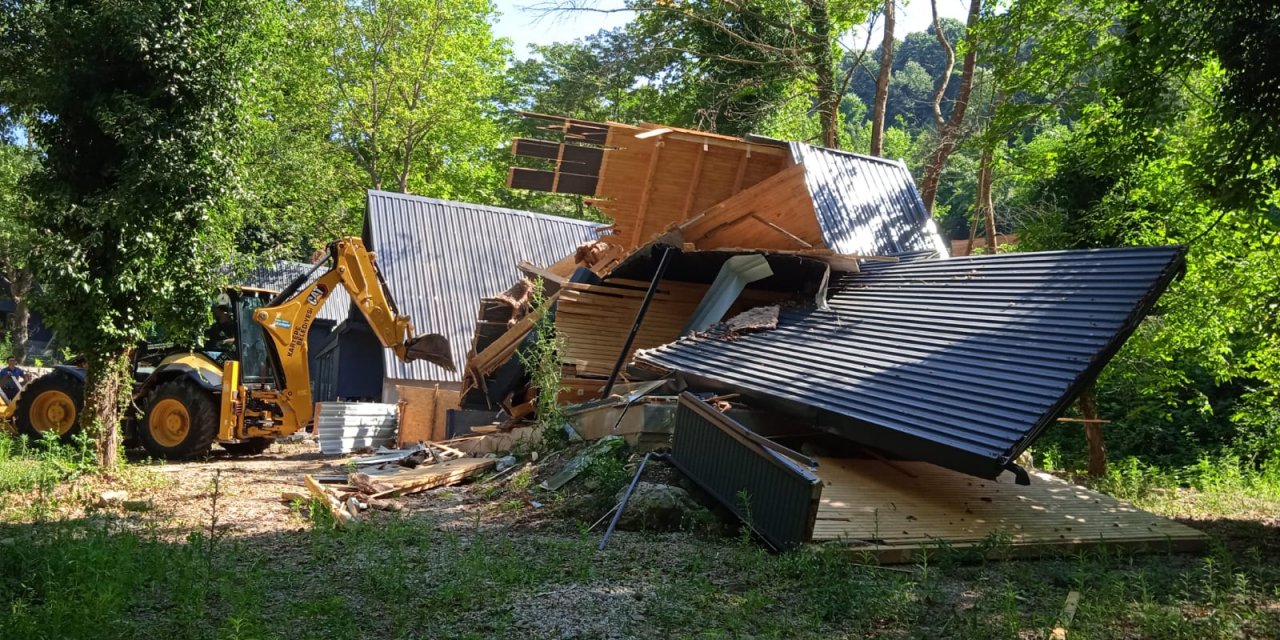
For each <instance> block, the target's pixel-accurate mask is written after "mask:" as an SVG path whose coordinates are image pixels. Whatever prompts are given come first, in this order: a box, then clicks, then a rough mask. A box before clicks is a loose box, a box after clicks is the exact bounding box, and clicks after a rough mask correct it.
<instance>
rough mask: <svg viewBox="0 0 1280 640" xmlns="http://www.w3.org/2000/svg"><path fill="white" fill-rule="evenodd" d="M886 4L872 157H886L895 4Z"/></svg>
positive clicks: (890, 0) (872, 124)
mask: <svg viewBox="0 0 1280 640" xmlns="http://www.w3.org/2000/svg"><path fill="white" fill-rule="evenodd" d="M894 1H895V0H885V2H884V41H883V42H882V44H881V45H880V75H879V77H877V78H876V99H875V105H873V108H872V111H871V155H873V156H883V155H884V112H885V110H886V109H888V107H889V79H890V78H891V77H892V76H893V3H894Z"/></svg>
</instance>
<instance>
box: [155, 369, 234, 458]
mask: <svg viewBox="0 0 1280 640" xmlns="http://www.w3.org/2000/svg"><path fill="white" fill-rule="evenodd" d="M137 433H138V439H139V440H141V441H142V446H143V448H145V449H146V450H147V453H150V454H151V455H153V456H155V457H157V458H164V459H166V460H188V459H190V458H198V457H201V456H205V455H208V453H209V448H210V447H211V446H212V445H213V440H214V438H217V436H218V402H217V400H216V398H214V396H213V393H211V392H210V391H208V390H206V389H204V388H202V387H200V386H199V385H197V384H195V383H193V382H191V381H190V380H187V379H185V378H178V379H176V380H170V381H168V382H165V383H162V384H161V385H160V386H159V387H156V390H155V391H153V392H152V393H151V397H150V398H149V399H148V402H147V410H146V412H145V413H144V414H143V417H142V423H141V424H139V425H138V428H137Z"/></svg>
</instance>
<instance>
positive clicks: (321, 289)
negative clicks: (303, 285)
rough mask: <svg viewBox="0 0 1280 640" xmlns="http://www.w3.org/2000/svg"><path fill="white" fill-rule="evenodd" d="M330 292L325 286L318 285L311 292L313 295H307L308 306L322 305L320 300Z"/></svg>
mask: <svg viewBox="0 0 1280 640" xmlns="http://www.w3.org/2000/svg"><path fill="white" fill-rule="evenodd" d="M328 292H329V290H328V289H327V288H326V287H325V286H324V285H322V284H317V285H316V287H315V288H314V289H312V290H311V293H308V294H307V304H308V305H310V306H313V307H314V306H316V305H317V304H319V303H320V299H321V298H323V297H324V296H325V294H326V293H328Z"/></svg>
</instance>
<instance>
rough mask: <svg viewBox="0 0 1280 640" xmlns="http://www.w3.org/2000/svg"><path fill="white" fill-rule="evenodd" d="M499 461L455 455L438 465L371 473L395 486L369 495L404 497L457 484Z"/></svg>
mask: <svg viewBox="0 0 1280 640" xmlns="http://www.w3.org/2000/svg"><path fill="white" fill-rule="evenodd" d="M495 464H497V461H496V460H495V459H493V458H456V459H454V460H446V461H444V462H441V463H438V464H424V465H421V466H418V467H415V468H413V469H405V468H400V469H396V470H393V471H388V472H377V471H371V472H369V478H370V479H371V480H372V481H374V482H379V483H382V484H387V485H390V486H391V487H393V488H392V489H389V490H387V491H382V492H380V493H375V494H373V495H372V496H369V497H370V498H372V499H375V500H376V499H378V498H385V497H388V496H403V495H409V494H412V493H418V492H420V491H426V490H428V489H434V488H436V487H445V486H449V485H454V484H458V483H460V482H462V481H463V480H466V479H467V478H470V477H473V476H476V475H479V474H481V473H484V472H485V471H488V470H489V469H492V468H493V466H494V465H495Z"/></svg>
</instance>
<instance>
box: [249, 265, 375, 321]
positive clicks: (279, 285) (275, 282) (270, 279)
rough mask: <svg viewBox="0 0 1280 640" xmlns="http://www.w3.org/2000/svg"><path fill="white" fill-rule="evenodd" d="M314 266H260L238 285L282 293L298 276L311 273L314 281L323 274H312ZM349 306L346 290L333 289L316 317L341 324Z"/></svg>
mask: <svg viewBox="0 0 1280 640" xmlns="http://www.w3.org/2000/svg"><path fill="white" fill-rule="evenodd" d="M314 268H315V265H313V264H308V263H306V262H293V261H290V260H278V261H276V262H274V263H272V264H268V265H260V266H258V267H255V268H254V269H253V270H251V271H250V272H249V273H248V274H247V275H246V276H245V277H244V278H242V279H241V280H242V282H241V283H240V284H241V285H243V286H246V287H257V288H259V289H268V290H270V291H284V290H285V288H286V287H288V286H289V284H290V283H292V282H293V281H294V280H295V279H296V278H297V277H298V276H301V275H305V274H308V273H311V278H309V279H308V283H309V282H310V281H313V280H315V279H316V278H318V277H320V276H321V275H322V274H323V273H324V268H321V269H320V270H318V271H315V272H314V273H312V269H314ZM350 305H351V296H350V295H348V294H347V290H346V289H342V288H339V289H335V290H334V292H333V293H331V294H329V299H328V300H326V301H325V303H324V306H323V307H321V308H320V315H318V316H316V317H317V318H319V319H321V320H332V321H334V322H335V323H339V322H342V321H343V320H346V319H347V311H348V308H349V307H350Z"/></svg>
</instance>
